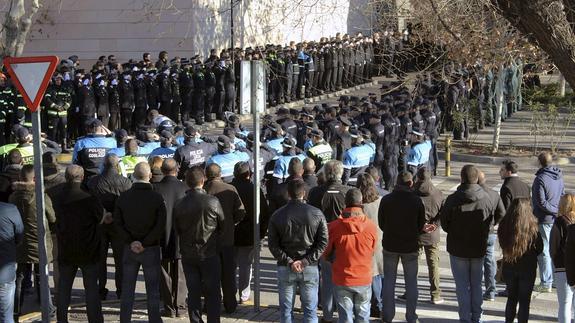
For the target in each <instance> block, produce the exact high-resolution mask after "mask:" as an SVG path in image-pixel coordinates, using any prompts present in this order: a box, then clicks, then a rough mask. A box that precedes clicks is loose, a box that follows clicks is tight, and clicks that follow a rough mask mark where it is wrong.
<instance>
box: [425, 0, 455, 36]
mask: <svg viewBox="0 0 575 323" xmlns="http://www.w3.org/2000/svg"><path fill="white" fill-rule="evenodd" d="M429 4H430V5H431V9H433V13H435V16H437V19H439V22H440V23H441V25H442V26H443V28H445V30H447V32H448V33H449V34H450V35H451V36H453V38H455V40H457V41H459V42H462V43H463V41H462V40H461V38H459V36H457V35H456V34H455V33H454V32H453V31H452V30H451V28H449V26H447V24H446V23H445V21H444V20H443V18H441V15H440V14H439V11H438V10H437V6H436V5H435V2H434V1H433V0H429Z"/></svg>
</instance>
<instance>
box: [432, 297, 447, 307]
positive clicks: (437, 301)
mask: <svg viewBox="0 0 575 323" xmlns="http://www.w3.org/2000/svg"><path fill="white" fill-rule="evenodd" d="M431 303H432V304H435V305H438V304H443V303H445V300H444V299H443V298H441V297H432V298H431Z"/></svg>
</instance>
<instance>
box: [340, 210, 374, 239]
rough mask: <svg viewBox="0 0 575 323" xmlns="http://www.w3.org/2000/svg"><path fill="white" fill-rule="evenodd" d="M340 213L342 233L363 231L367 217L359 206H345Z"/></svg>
mask: <svg viewBox="0 0 575 323" xmlns="http://www.w3.org/2000/svg"><path fill="white" fill-rule="evenodd" d="M341 214H342V217H341V228H343V230H344V233H350V234H351V233H358V232H362V231H365V228H366V226H367V221H368V219H367V216H366V215H365V214H364V213H363V209H362V208H361V207H349V208H345V209H344V210H343V211H342V212H341Z"/></svg>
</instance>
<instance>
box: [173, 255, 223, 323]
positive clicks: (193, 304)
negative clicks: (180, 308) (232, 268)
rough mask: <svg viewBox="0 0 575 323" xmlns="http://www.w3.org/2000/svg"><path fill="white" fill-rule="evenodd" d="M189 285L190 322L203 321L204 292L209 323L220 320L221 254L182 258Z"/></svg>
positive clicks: (216, 322)
mask: <svg viewBox="0 0 575 323" xmlns="http://www.w3.org/2000/svg"><path fill="white" fill-rule="evenodd" d="M182 266H183V267H184V275H185V276H186V286H187V287H188V314H189V318H190V322H193V323H199V322H202V294H203V295H204V300H205V304H206V310H207V316H208V323H218V322H220V306H221V304H222V294H221V293H220V276H221V266H220V256H219V255H214V256H212V257H209V258H206V259H203V260H199V259H192V258H189V259H187V258H184V259H182Z"/></svg>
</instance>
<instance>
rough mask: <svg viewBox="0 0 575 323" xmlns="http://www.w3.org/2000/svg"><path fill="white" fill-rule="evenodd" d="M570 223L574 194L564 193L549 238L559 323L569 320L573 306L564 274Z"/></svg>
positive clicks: (574, 221) (574, 215) (574, 217)
mask: <svg viewBox="0 0 575 323" xmlns="http://www.w3.org/2000/svg"><path fill="white" fill-rule="evenodd" d="M571 224H575V194H565V195H563V196H562V197H561V200H559V212H558V213H557V219H555V223H554V224H553V228H552V229H551V236H550V238H549V254H550V255H551V259H552V260H553V271H554V273H553V274H554V279H553V281H554V282H555V285H556V286H557V301H558V303H559V313H558V315H557V319H558V321H559V323H570V322H571V315H572V313H573V311H572V308H573V306H575V301H574V294H573V290H572V289H571V287H570V286H569V284H568V283H567V276H566V274H565V243H566V242H567V232H568V231H567V228H568V227H569V226H570V225H571Z"/></svg>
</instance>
